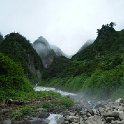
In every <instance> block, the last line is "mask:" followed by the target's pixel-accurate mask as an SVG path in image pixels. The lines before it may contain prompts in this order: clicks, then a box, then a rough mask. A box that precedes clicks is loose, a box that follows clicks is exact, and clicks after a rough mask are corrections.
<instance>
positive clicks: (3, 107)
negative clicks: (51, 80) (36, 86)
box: [0, 92, 124, 124]
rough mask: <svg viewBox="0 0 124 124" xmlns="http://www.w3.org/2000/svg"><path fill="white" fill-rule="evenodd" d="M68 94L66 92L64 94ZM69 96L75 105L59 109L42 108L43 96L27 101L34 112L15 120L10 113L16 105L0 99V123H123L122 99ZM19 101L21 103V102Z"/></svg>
mask: <svg viewBox="0 0 124 124" xmlns="http://www.w3.org/2000/svg"><path fill="white" fill-rule="evenodd" d="M64 94H65V93H64ZM69 94H71V93H69ZM69 94H68V93H67V92H66V95H69ZM69 96H70V97H71V98H72V99H73V100H74V101H75V105H74V106H73V107H71V108H68V109H66V110H65V109H62V110H61V111H54V109H52V108H50V109H48V110H47V111H46V110H44V108H42V107H40V103H42V102H43V100H44V99H43V98H42V99H39V100H37V99H35V100H33V101H27V103H25V104H27V105H29V106H32V107H33V109H34V113H32V114H31V115H30V116H29V115H27V116H24V117H23V118H21V119H17V120H16V119H11V117H10V113H11V112H12V111H14V110H16V109H17V108H18V105H11V106H8V105H7V104H5V102H4V101H1V103H0V124H124V100H123V99H121V98H119V99H118V100H116V101H112V100H106V101H105V100H104V101H97V102H96V101H95V102H94V101H89V100H86V99H84V98H83V97H79V96H78V95H77V96H75V94H71V95H69ZM77 98H78V99H77ZM49 100H51V98H47V99H45V101H46V102H47V101H49ZM16 102H18V101H16ZM20 103H22V104H23V102H20ZM21 106H23V105H21Z"/></svg>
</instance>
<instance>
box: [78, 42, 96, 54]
mask: <svg viewBox="0 0 124 124" xmlns="http://www.w3.org/2000/svg"><path fill="white" fill-rule="evenodd" d="M93 42H94V40H87V41H86V42H85V43H84V44H83V46H82V47H81V48H80V49H79V50H78V52H77V53H79V52H80V51H82V50H84V49H86V48H87V47H88V46H90V45H91V44H92V43H93Z"/></svg>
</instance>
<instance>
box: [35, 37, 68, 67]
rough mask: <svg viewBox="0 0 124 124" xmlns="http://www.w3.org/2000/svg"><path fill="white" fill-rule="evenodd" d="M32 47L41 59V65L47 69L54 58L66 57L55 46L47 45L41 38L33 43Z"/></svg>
mask: <svg viewBox="0 0 124 124" xmlns="http://www.w3.org/2000/svg"><path fill="white" fill-rule="evenodd" d="M33 47H34V49H35V50H36V51H37V53H38V54H39V56H40V57H41V60H42V63H43V65H44V67H45V68H48V67H49V66H50V65H51V63H52V62H53V61H54V57H55V56H58V57H59V56H65V57H66V55H65V54H64V53H63V52H62V50H61V49H60V48H58V47H57V46H55V45H51V44H49V43H48V41H47V40H46V39H45V38H44V37H42V36H40V37H39V38H38V39H37V40H36V41H34V43H33Z"/></svg>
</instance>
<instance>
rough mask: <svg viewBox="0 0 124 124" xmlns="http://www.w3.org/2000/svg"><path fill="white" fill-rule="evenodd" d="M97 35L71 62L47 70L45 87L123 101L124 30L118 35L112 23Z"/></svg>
mask: <svg viewBox="0 0 124 124" xmlns="http://www.w3.org/2000/svg"><path fill="white" fill-rule="evenodd" d="M97 33H98V36H97V38H96V40H95V41H94V42H93V43H92V44H90V45H89V46H87V47H86V48H85V49H82V48H81V50H80V51H79V52H78V53H77V54H76V55H74V56H73V57H72V59H71V60H66V61H62V60H61V59H60V60H59V61H58V60H57V61H58V62H56V63H58V64H56V63H53V65H54V66H53V65H52V66H50V67H49V68H48V69H47V70H45V72H43V77H44V75H46V72H47V75H46V77H45V80H46V82H47V83H46V84H45V85H47V86H58V87H59V88H60V87H61V88H63V89H65V90H71V91H72V90H73V91H79V90H80V91H81V92H83V93H86V94H87V95H95V96H99V97H102V98H107V97H110V96H112V97H124V96H123V94H124V30H122V31H116V30H115V29H114V23H113V22H111V23H110V24H106V25H102V28H101V29H98V30H97ZM55 65H56V66H55ZM58 68H59V69H58ZM57 69H58V70H57ZM52 72H53V73H54V74H53V75H52V77H51V78H50V79H49V77H50V75H51V73H52ZM47 79H48V80H47ZM41 85H42V84H41Z"/></svg>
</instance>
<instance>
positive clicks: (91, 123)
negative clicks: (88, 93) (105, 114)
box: [86, 116, 104, 124]
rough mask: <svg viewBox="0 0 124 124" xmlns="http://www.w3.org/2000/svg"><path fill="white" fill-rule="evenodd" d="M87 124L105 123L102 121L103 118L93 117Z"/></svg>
mask: <svg viewBox="0 0 124 124" xmlns="http://www.w3.org/2000/svg"><path fill="white" fill-rule="evenodd" d="M86 124H104V122H103V121H102V119H101V117H99V116H92V117H89V118H88V119H87V120H86Z"/></svg>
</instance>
